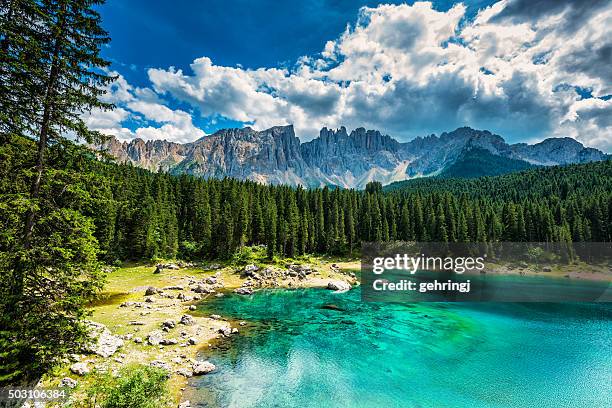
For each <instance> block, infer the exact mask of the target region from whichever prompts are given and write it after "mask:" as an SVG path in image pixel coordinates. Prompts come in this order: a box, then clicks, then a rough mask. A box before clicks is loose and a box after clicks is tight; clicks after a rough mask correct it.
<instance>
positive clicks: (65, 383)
mask: <svg viewBox="0 0 612 408" xmlns="http://www.w3.org/2000/svg"><path fill="white" fill-rule="evenodd" d="M77 384H78V383H77V381H76V380H73V379H72V378H70V377H64V378H62V381H60V384H59V386H60V387H62V388H63V387H68V388H74V387H76V386H77Z"/></svg>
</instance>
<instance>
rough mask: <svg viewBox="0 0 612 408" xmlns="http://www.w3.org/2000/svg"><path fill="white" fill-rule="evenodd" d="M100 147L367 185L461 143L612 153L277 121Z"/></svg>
mask: <svg viewBox="0 0 612 408" xmlns="http://www.w3.org/2000/svg"><path fill="white" fill-rule="evenodd" d="M101 148H102V149H105V150H107V151H108V153H110V154H111V155H113V156H115V157H116V158H117V160H118V161H119V162H130V163H132V164H134V165H136V166H140V167H144V168H147V169H149V170H153V171H158V170H162V171H169V172H171V173H174V174H183V173H185V174H192V175H195V176H200V177H203V178H223V177H233V178H238V179H246V180H254V181H257V182H261V183H268V184H289V185H303V186H308V187H318V186H324V185H338V186H341V187H346V188H363V187H364V186H365V185H366V184H367V183H368V182H370V181H380V182H382V183H383V184H388V183H391V182H393V181H401V180H406V179H409V178H415V177H423V176H431V175H435V174H438V173H440V172H442V171H443V170H444V169H445V168H446V167H448V166H450V165H452V164H453V163H454V161H455V160H457V158H458V157H459V155H460V154H461V152H462V151H464V150H465V149H471V148H482V149H486V150H487V151H489V152H490V153H492V154H494V155H498V156H502V157H507V158H511V159H516V160H524V161H526V162H529V163H532V164H537V165H544V166H550V165H558V164H569V163H583V162H589V161H599V160H605V159H607V158H609V155H606V154H604V153H602V152H601V151H599V150H597V149H593V148H585V147H584V146H583V145H582V144H581V143H580V142H577V141H576V140H574V139H571V138H552V139H546V140H544V141H543V142H541V143H538V144H535V145H528V144H525V143H519V144H514V145H510V144H508V143H506V142H505V141H504V139H503V138H502V137H501V136H498V135H495V134H492V133H491V132H489V131H486V130H484V131H481V130H474V129H471V128H468V127H463V128H459V129H456V130H454V131H452V132H448V133H447V132H444V133H442V134H441V135H440V136H435V135H431V136H426V137H417V138H415V139H413V140H411V141H409V142H405V143H400V142H398V141H397V140H395V139H393V138H391V137H390V136H386V135H382V134H381V133H380V132H378V131H376V130H366V129H364V128H358V129H355V130H353V131H352V132H350V134H349V133H348V132H347V130H346V129H345V128H344V127H341V128H340V129H337V130H331V129H327V128H323V129H322V130H321V132H320V134H319V137H317V138H316V139H313V140H311V141H309V142H305V143H300V140H299V139H298V138H297V137H296V135H295V133H294V130H293V126H275V127H272V128H270V129H267V130H263V131H255V130H253V129H251V128H249V127H246V128H242V129H223V130H220V131H218V132H216V133H214V134H212V135H209V136H204V137H203V138H201V139H198V140H196V141H195V142H192V143H187V144H177V143H172V142H166V141H159V140H156V141H148V142H144V141H142V140H140V139H135V140H133V141H131V142H129V143H128V142H123V143H120V142H118V141H117V140H115V139H111V141H109V142H108V143H107V144H106V145H104V146H102V147H101ZM164 267H167V266H164Z"/></svg>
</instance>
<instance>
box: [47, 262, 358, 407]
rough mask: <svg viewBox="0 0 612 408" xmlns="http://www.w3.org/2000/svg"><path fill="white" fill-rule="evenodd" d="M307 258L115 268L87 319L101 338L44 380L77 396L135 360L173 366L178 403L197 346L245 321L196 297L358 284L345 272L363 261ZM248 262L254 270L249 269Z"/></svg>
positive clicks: (209, 344) (225, 334)
mask: <svg viewBox="0 0 612 408" xmlns="http://www.w3.org/2000/svg"><path fill="white" fill-rule="evenodd" d="M309 261H311V262H304V263H296V264H291V265H289V268H284V267H283V266H279V265H266V264H263V265H262V266H261V267H255V268H257V269H256V270H253V269H254V268H253V266H254V265H247V266H245V267H240V268H238V267H235V266H220V265H203V266H192V265H190V264H186V265H187V266H185V267H178V268H177V269H173V268H166V269H163V271H162V272H161V273H154V272H155V269H156V267H155V266H151V265H142V264H140V265H138V264H137V265H127V266H126V267H123V268H118V269H116V270H113V271H111V272H110V273H109V275H108V281H107V284H106V286H105V289H104V291H103V292H102V293H101V294H100V296H99V298H98V299H97V300H96V301H94V302H92V303H91V309H90V310H91V312H92V314H91V316H90V317H89V320H90V321H91V323H90V325H91V326H92V328H93V331H92V332H95V333H96V337H97V344H95V345H94V347H92V349H91V350H89V352H88V353H83V354H79V355H73V356H71V358H70V359H69V360H66V361H65V364H63V365H62V366H61V367H58V368H57V369H55V370H54V371H53V372H51V373H48V374H45V375H44V376H43V378H42V381H41V383H40V384H41V385H43V386H45V387H57V386H61V385H64V386H66V385H67V384H70V385H72V386H74V384H76V386H75V387H74V391H75V392H74V397H75V399H77V400H78V399H79V397H81V398H82V397H83V394H82V392H83V391H84V389H85V388H87V386H88V385H89V384H91V383H92V382H93V380H94V379H95V377H96V374H97V373H100V374H101V373H111V374H116V373H117V372H118V370H119V369H120V368H122V367H124V366H127V365H131V364H146V365H154V366H158V367H162V368H164V369H166V370H167V371H168V372H169V373H170V378H169V381H168V385H169V390H170V398H171V400H172V401H173V404H174V405H173V406H177V405H179V402H181V401H182V393H183V391H184V390H185V387H186V386H187V381H188V379H189V378H190V377H191V376H192V375H194V373H193V371H192V367H193V366H194V364H195V363H196V362H197V361H198V358H197V356H198V354H199V352H201V351H204V350H207V349H208V348H209V347H212V346H213V344H214V343H216V342H220V341H224V340H225V339H227V338H229V337H232V336H238V335H240V332H241V328H242V327H243V326H245V325H246V324H247V323H246V322H237V321H233V320H229V319H226V318H225V317H224V316H219V315H215V314H211V315H209V316H207V315H204V314H203V313H202V312H200V311H199V310H198V308H197V305H198V304H200V303H202V302H205V301H206V300H207V299H210V298H212V297H213V296H225V295H226V294H227V293H228V292H237V293H239V294H241V295H245V296H248V295H249V294H250V293H252V292H253V291H256V290H258V289H273V288H279V289H296V288H315V287H319V288H325V287H327V285H328V284H329V283H330V282H335V283H336V284H338V285H342V283H343V282H344V283H345V284H349V285H351V286H352V285H355V284H358V281H357V279H356V277H355V275H354V274H353V275H352V276H351V275H350V274H349V272H348V270H349V269H357V268H358V267H359V266H358V265H359V264H358V263H355V262H333V261H331V260H328V259H322V258H320V259H313V260H309ZM264 265H265V266H264ZM210 266H213V267H212V268H211V267H210ZM249 268H250V269H251V270H253V271H252V272H249V271H248V270H247V271H245V269H249ZM253 273H254V274H253ZM266 274H268V276H266ZM94 343H95V342H94ZM70 385H69V386H70ZM187 406H189V405H186V404H185V405H181V407H187Z"/></svg>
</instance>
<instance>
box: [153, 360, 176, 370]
mask: <svg viewBox="0 0 612 408" xmlns="http://www.w3.org/2000/svg"><path fill="white" fill-rule="evenodd" d="M149 365H150V366H151V367H156V368H161V369H162V370H166V371H170V370H171V368H170V364H168V363H166V362H165V361H162V360H154V361H151V363H150V364H149Z"/></svg>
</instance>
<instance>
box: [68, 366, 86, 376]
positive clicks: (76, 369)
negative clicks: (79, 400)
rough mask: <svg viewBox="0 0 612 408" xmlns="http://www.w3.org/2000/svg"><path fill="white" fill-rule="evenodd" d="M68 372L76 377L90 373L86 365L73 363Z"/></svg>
mask: <svg viewBox="0 0 612 408" xmlns="http://www.w3.org/2000/svg"><path fill="white" fill-rule="evenodd" d="M70 372H71V373H73V374H76V375H87V374H89V373H90V372H91V370H90V369H89V367H88V366H87V363H74V364H73V365H71V366H70Z"/></svg>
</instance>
